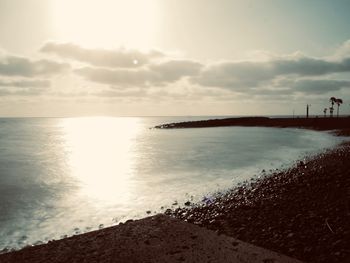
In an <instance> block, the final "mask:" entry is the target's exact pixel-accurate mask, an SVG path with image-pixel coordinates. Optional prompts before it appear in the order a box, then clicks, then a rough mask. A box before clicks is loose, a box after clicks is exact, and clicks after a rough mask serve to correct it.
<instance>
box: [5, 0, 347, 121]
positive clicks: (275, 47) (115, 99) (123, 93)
mask: <svg viewBox="0 0 350 263" xmlns="http://www.w3.org/2000/svg"><path fill="white" fill-rule="evenodd" d="M349 12H350V2H349V1H347V0H333V1H328V0H309V1H304V0H264V1H261V0H215V1H212V0H128V1H122V0H25V1H23V0H0V116H2V117H65V116H66V117H69V116H164V115H166V116H173V115H174V116H180V115H186V116H188V115H291V114H293V112H294V113H295V114H297V115H302V114H304V113H305V107H306V104H311V108H310V113H311V114H313V115H323V110H324V108H326V107H330V103H329V98H330V97H333V96H334V97H337V98H341V99H343V101H344V103H343V105H341V110H340V112H341V113H343V114H350V104H349V103H350V74H349V73H350V30H349V25H350V16H349V15H348V14H349Z"/></svg>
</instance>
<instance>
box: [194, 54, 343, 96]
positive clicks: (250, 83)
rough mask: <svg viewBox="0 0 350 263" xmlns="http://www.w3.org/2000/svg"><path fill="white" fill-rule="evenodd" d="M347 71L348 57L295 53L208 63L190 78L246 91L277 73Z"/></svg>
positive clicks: (216, 85)
mask: <svg viewBox="0 0 350 263" xmlns="http://www.w3.org/2000/svg"><path fill="white" fill-rule="evenodd" d="M349 71H350V58H343V59H341V60H338V61H329V60H325V59H315V58H311V57H306V56H301V55H300V54H298V55H297V56H294V57H282V58H279V59H274V60H270V61H264V62H253V61H240V62H223V63H217V64H213V65H209V66H207V67H206V68H205V69H204V70H203V71H202V72H201V74H200V75H199V76H197V77H194V78H192V80H191V81H192V82H193V83H197V84H199V85H202V86H207V87H222V88H226V89H230V90H236V91H245V90H247V89H250V88H256V87H259V86H263V85H267V84H269V83H270V82H271V81H273V80H274V79H275V78H277V77H280V76H291V75H293V76H294V77H295V78H300V77H307V76H309V77H311V76H324V75H327V74H332V73H342V72H349Z"/></svg>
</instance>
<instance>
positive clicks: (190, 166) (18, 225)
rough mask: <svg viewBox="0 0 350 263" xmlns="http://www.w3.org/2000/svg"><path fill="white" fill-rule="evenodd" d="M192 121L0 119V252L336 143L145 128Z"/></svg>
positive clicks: (283, 132) (197, 193)
mask: <svg viewBox="0 0 350 263" xmlns="http://www.w3.org/2000/svg"><path fill="white" fill-rule="evenodd" d="M195 119H203V117H192V118H189V117H187V118H186V117H176V118H174V117H172V118H165V117H163V118H136V117H135V118H108V117H96V118H30V119H0V198H1V202H0V249H2V248H4V247H9V248H18V247H22V246H25V245H26V244H33V243H35V242H37V241H47V240H49V239H53V238H55V239H57V238H60V237H62V236H64V235H72V234H74V233H80V232H85V231H88V230H91V229H96V228H98V227H99V226H100V224H103V225H104V226H108V225H112V224H116V223H118V222H119V221H123V220H126V219H128V218H139V217H144V216H146V215H147V214H146V211H151V213H154V212H155V211H162V209H161V206H163V207H164V208H163V209H166V208H167V207H171V206H172V204H173V203H174V202H175V200H176V201H177V202H178V203H179V204H183V203H184V202H185V201H187V200H193V201H199V200H201V199H202V198H203V196H206V195H210V194H211V193H213V192H215V191H218V190H225V189H226V188H228V187H231V186H233V185H235V184H237V183H239V182H242V181H244V180H247V179H250V178H251V177H252V176H254V175H255V174H258V173H259V172H260V171H261V170H262V169H265V170H267V171H268V170H269V169H274V168H281V166H284V167H287V166H288V165H290V164H291V163H292V162H293V161H294V160H296V159H298V158H301V157H302V156H304V155H305V154H309V153H317V152H319V151H321V150H323V149H324V148H329V147H333V146H334V145H335V144H337V143H339V142H340V141H341V138H336V137H333V136H331V135H329V134H327V133H321V132H315V131H309V130H299V129H276V128H254V127H219V128H202V129H174V130H158V129H149V128H150V127H152V126H154V125H157V124H161V123H166V122H174V121H186V120H195ZM101 227H102V225H101Z"/></svg>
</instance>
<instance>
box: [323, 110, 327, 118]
mask: <svg viewBox="0 0 350 263" xmlns="http://www.w3.org/2000/svg"><path fill="white" fill-rule="evenodd" d="M323 113H324V117H325V118H326V117H327V108H324V110H323Z"/></svg>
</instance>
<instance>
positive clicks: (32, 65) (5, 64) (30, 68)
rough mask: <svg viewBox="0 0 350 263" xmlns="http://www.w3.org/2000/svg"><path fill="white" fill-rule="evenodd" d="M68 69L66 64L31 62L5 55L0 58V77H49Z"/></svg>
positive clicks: (44, 60) (47, 61)
mask: <svg viewBox="0 0 350 263" xmlns="http://www.w3.org/2000/svg"><path fill="white" fill-rule="evenodd" d="M67 69H69V65H68V64H64V63H58V62H54V61H51V60H46V59H42V60H37V61H33V60H30V59H27V58H24V57H19V56H12V55H5V56H2V57H0V75H3V76H22V77H35V76H50V75H55V74H58V73H61V72H64V71H65V70H67Z"/></svg>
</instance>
